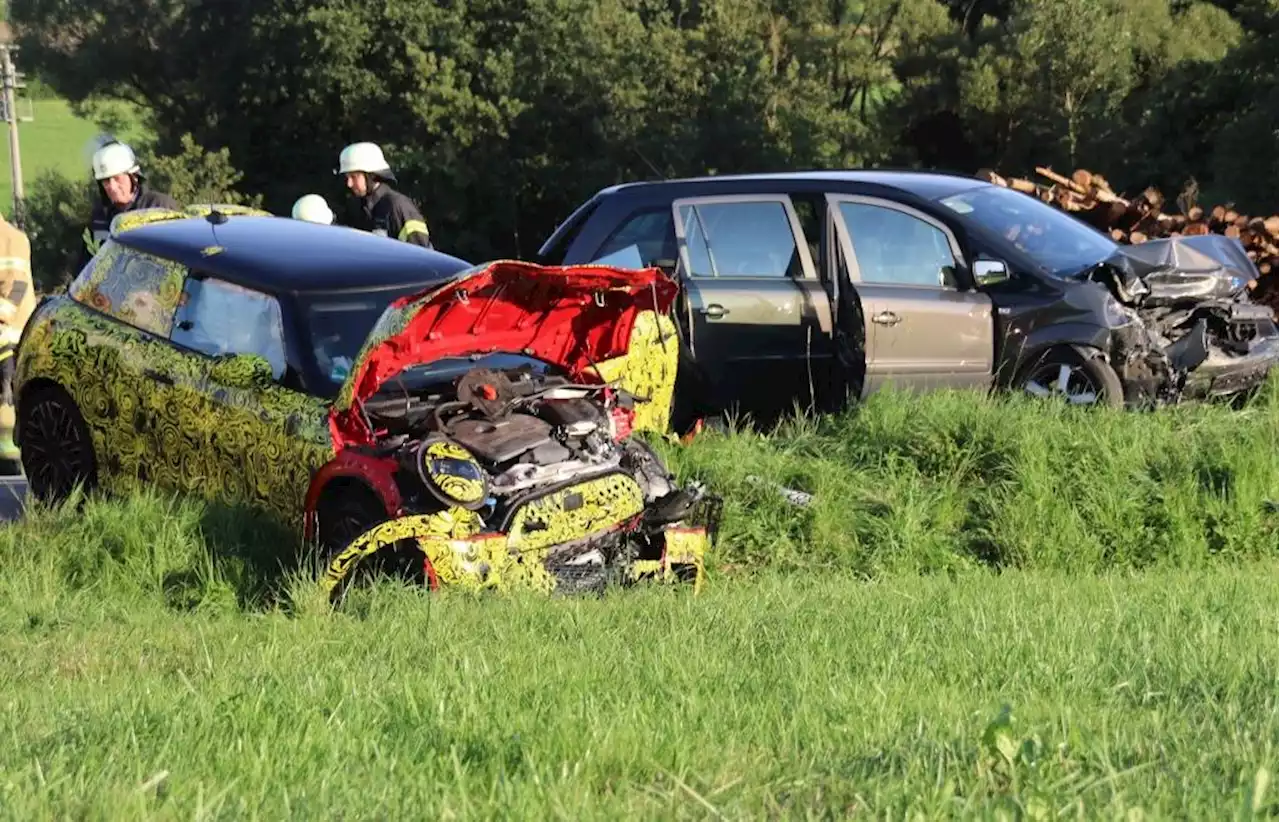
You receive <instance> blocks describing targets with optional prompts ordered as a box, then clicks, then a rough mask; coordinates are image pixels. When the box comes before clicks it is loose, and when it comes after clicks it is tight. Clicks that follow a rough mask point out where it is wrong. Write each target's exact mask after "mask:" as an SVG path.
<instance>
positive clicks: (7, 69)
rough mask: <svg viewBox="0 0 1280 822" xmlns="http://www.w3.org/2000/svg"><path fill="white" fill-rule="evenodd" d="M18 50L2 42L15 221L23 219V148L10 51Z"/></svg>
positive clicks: (1, 67) (0, 67)
mask: <svg viewBox="0 0 1280 822" xmlns="http://www.w3.org/2000/svg"><path fill="white" fill-rule="evenodd" d="M13 51H17V46H12V45H10V44H8V43H4V44H0V70H2V71H3V73H4V114H5V119H6V120H8V121H9V168H11V169H12V170H13V175H12V176H13V212H12V218H13V221H14V222H15V223H20V221H21V220H22V200H23V197H24V192H23V189H22V149H21V147H20V146H19V144H18V104H17V96H16V95H15V94H14V93H13V90H14V89H15V88H17V87H18V74H17V72H16V71H14V70H13V59H12V56H11V54H10V52H13Z"/></svg>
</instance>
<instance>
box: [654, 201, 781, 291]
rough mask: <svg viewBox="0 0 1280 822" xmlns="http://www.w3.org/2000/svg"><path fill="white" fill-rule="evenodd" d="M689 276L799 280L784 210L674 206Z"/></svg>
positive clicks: (768, 205)
mask: <svg viewBox="0 0 1280 822" xmlns="http://www.w3.org/2000/svg"><path fill="white" fill-rule="evenodd" d="M680 221H681V223H682V225H683V227H684V236H685V246H686V248H687V250H688V252H689V273H690V274H691V275H693V276H694V277H802V276H803V271H804V268H803V264H802V263H801V261H800V251H799V248H798V246H797V245H796V236H795V232H794V231H793V230H792V227H791V219H790V216H789V215H788V213H787V209H786V207H785V206H784V205H783V204H782V203H781V202H780V201H777V200H761V201H757V202H725V203H696V204H690V205H682V206H680Z"/></svg>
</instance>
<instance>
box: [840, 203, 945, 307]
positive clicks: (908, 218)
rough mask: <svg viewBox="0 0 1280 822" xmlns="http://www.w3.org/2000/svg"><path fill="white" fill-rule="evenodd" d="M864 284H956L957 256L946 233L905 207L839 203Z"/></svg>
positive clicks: (943, 286) (942, 285) (939, 286)
mask: <svg viewBox="0 0 1280 822" xmlns="http://www.w3.org/2000/svg"><path fill="white" fill-rule="evenodd" d="M840 216H841V217H843V218H844V223H845V227H846V228H848V230H849V239H850V241H851V242H852V243H853V256H854V259H855V260H856V262H857V265H858V275H859V278H860V279H861V281H862V282H864V283H869V284H875V285H912V286H933V287H935V288H955V287H956V279H955V267H956V259H955V256H954V255H953V254H952V253H951V245H950V243H948V242H947V235H946V233H944V232H943V231H942V230H941V229H939V228H938V227H937V226H935V225H931V224H929V223H927V222H925V221H924V220H921V219H920V218H919V217H915V216H912V215H911V214H908V213H906V212H904V211H899V210H898V209H895V208H886V207H884V206H878V205H870V204H867V203H841V204H840Z"/></svg>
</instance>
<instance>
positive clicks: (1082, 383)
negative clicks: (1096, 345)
mask: <svg viewBox="0 0 1280 822" xmlns="http://www.w3.org/2000/svg"><path fill="white" fill-rule="evenodd" d="M1013 388H1014V390H1015V391H1018V392H1020V393H1024V394H1030V395H1032V396H1037V397H1043V398H1051V399H1059V400H1062V399H1065V400H1066V401H1067V402H1069V403H1071V404H1072V405H1102V406H1106V407H1108V408H1122V407H1124V386H1123V385H1122V384H1121V382H1120V377H1119V376H1118V375H1117V374H1116V372H1115V369H1114V368H1112V367H1111V365H1110V364H1109V363H1108V362H1107V361H1106V360H1105V359H1103V358H1102V356H1101V355H1085V354H1082V353H1081V352H1080V351H1078V350H1077V349H1075V348H1071V347H1066V346H1060V347H1057V348H1051V349H1049V350H1048V351H1044V352H1041V353H1040V354H1037V355H1036V356H1034V357H1033V358H1032V359H1031V360H1030V361H1029V362H1027V363H1026V364H1025V365H1024V366H1023V367H1022V368H1021V369H1020V372H1019V375H1018V377H1017V379H1015V380H1014V381H1013Z"/></svg>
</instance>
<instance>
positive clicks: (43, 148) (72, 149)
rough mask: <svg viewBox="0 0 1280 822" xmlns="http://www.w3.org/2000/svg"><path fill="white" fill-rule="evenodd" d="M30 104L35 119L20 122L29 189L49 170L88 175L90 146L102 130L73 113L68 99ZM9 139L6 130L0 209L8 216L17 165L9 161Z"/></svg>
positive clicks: (23, 106)
mask: <svg viewBox="0 0 1280 822" xmlns="http://www.w3.org/2000/svg"><path fill="white" fill-rule="evenodd" d="M27 105H28V104H27V103H25V102H24V103H21V104H20V105H19V110H20V111H22V112H26V111H27ZM29 105H31V106H32V108H33V110H34V113H35V119H34V120H33V121H32V122H29V123H19V124H18V138H19V145H20V147H21V150H22V174H23V178H22V179H23V183H24V184H25V186H26V187H27V189H28V191H29V190H30V187H31V185H32V183H34V182H35V180H36V178H37V177H38V176H39V175H40V173H41V172H42V171H45V170H46V169H54V170H56V171H61V172H62V173H64V174H68V175H71V176H77V177H78V176H82V175H87V174H88V169H89V154H88V153H87V152H86V147H87V146H88V145H89V141H90V140H92V139H93V137H94V136H95V135H96V134H97V133H98V128H97V127H96V126H95V125H94V124H93V123H91V122H89V121H88V120H82V119H80V118H78V117H76V116H75V115H74V114H72V113H71V108H70V107H69V106H68V105H67V103H66V101H65V100H35V101H32V102H31V103H30V104H29ZM0 125H3V124H0ZM5 128H7V126H5ZM8 139H9V138H8V133H7V132H5V135H4V138H3V148H2V149H0V154H3V155H4V156H3V160H0V211H3V213H4V214H5V216H6V217H7V216H9V215H10V214H11V213H12V212H13V168H12V166H11V165H10V161H9V142H8Z"/></svg>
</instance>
